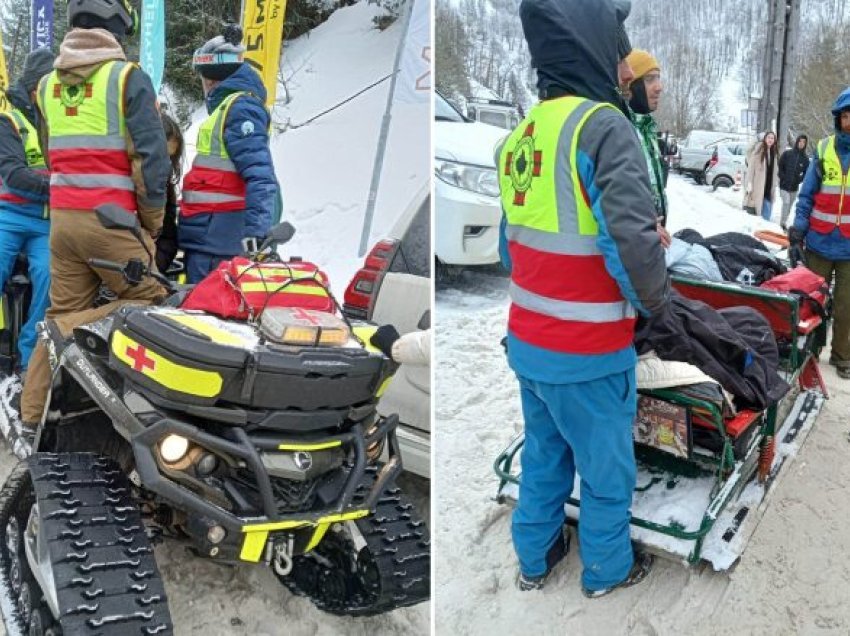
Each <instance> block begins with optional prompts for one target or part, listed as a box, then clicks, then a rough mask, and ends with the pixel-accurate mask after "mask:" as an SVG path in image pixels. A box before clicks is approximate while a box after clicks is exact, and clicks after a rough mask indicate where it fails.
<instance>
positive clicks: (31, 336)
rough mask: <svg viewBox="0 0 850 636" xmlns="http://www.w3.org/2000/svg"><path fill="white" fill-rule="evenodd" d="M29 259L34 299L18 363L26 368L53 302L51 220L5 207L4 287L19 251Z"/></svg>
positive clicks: (0, 247) (0, 255)
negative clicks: (41, 325) (51, 301)
mask: <svg viewBox="0 0 850 636" xmlns="http://www.w3.org/2000/svg"><path fill="white" fill-rule="evenodd" d="M20 252H23V253H24V254H26V255H27V259H28V260H29V276H30V280H31V281H32V301H31V302H30V308H29V313H28V314H27V319H26V322H25V323H24V324H23V326H22V327H21V334H20V337H19V338H18V354H19V355H20V359H19V360H18V366H19V367H21V368H22V369H26V368H27V365H28V364H29V360H30V355H31V354H32V350H33V347H35V339H36V333H35V326H36V324H37V323H38V322H39V321H41V320H44V312H46V311H47V307H48V306H49V305H50V222H49V221H47V220H46V219H35V218H31V217H28V216H24V215H22V214H15V213H14V212H9V211H7V210H4V211H3V212H2V213H0V290H2V289H3V287H5V285H6V282H7V281H8V280H9V277H10V276H11V275H12V270H13V268H14V266H15V260H16V259H17V258H18V253H20Z"/></svg>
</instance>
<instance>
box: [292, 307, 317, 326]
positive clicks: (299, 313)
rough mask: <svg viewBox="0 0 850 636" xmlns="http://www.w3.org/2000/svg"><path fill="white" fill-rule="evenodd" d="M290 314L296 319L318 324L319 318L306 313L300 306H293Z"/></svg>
mask: <svg viewBox="0 0 850 636" xmlns="http://www.w3.org/2000/svg"><path fill="white" fill-rule="evenodd" d="M292 315H293V317H294V318H295V319H296V320H306V321H307V322H309V323H310V324H311V325H317V326H318V325H319V320H318V318H316V316H315V315H314V314H309V313H307V312H306V311H305V310H304V309H303V308H302V307H295V308H294V309H293V311H292Z"/></svg>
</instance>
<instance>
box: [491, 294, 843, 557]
mask: <svg viewBox="0 0 850 636" xmlns="http://www.w3.org/2000/svg"><path fill="white" fill-rule="evenodd" d="M674 284H675V285H676V287H677V289H678V290H679V291H680V292H681V293H682V294H683V295H685V296H688V297H691V298H695V299H698V300H702V301H703V302H707V303H708V304H710V305H712V306H714V307H716V308H719V307H729V306H735V305H745V306H750V307H753V308H754V309H756V310H758V311H759V312H760V313H762V314H764V315H765V316H766V317H767V318H768V319H769V321H770V323H771V326H772V327H773V330H774V332H775V334H776V336H777V339H778V340H781V341H782V342H784V343H787V346H785V347H784V349H783V348H781V349H780V351H781V364H780V367H781V373H782V374H783V375H784V377H785V379H786V380H787V381H788V383H789V384H790V385H791V387H792V389H791V391H789V393H788V394H787V395H786V396H785V397H784V398H783V399H782V400H780V401H779V403H777V404H774V405H772V406H770V407H768V408H767V409H765V410H764V411H760V412H759V411H741V412H739V413H738V414H737V415H736V416H735V417H731V418H730V417H726V418H724V414H723V413H722V412H721V409H720V407H719V406H718V405H716V404H714V403H712V402H710V401H706V400H704V399H698V398H696V397H693V396H690V395H684V394H682V393H679V392H677V391H673V390H669V389H655V390H640V391H639V394H640V396H639V407H638V413H639V415H638V422H637V423H636V428H637V427H640V426H641V425H647V426H649V425H650V423H651V425H652V426H656V423H657V422H658V421H659V420H660V421H661V422H662V428H657V429H655V430H654V431H653V432H654V433H656V435H657V437H656V438H655V439H656V440H659V439H662V437H661V435H660V434H658V431H663V432H664V433H665V434H666V435H665V437H664V443H657V442H656V443H655V445H654V446H651V445H650V444H649V443H636V444H635V455H636V458H637V464H638V475H637V486H636V488H635V491H634V495H633V500H632V511H631V514H632V516H631V526H632V538H633V539H634V540H635V541H636V542H637V543H639V544H641V545H642V546H643V547H644V548H645V549H646V550H648V551H650V552H653V553H655V554H658V555H661V556H665V557H669V558H672V559H674V560H677V561H681V562H684V563H687V564H691V565H695V564H697V563H700V562H707V563H710V564H711V565H712V567H713V568H714V569H715V570H718V571H722V570H728V569H730V568H731V567H733V566H734V565H735V564H736V563H737V561H738V560H739V558H740V556H741V554H742V553H743V551H744V549H745V547H746V545H747V543H748V541H749V539H750V537H751V536H752V534H753V532H754V531H755V528H756V527H757V525H758V521H759V520H760V519H761V517H762V515H763V514H764V511H765V509H766V506H767V503H768V498H769V495H770V493H771V492H772V486H773V484H774V483H775V482H776V480H777V478H778V477H779V476H780V474H781V471H782V468H783V467H784V466H786V465H787V464H788V463H789V460H791V459H792V458H793V457H794V456H795V455H796V453H797V452H798V451H799V449H800V447H801V446H802V444H803V443H804V442H805V439H806V437H807V436H808V434H809V432H810V431H811V429H812V427H813V425H814V421H815V419H816V418H817V415H818V413H819V412H820V410H821V407H822V406H823V403H824V400H825V399H826V398H827V391H826V387H825V385H824V383H823V379H822V377H821V374H820V370H819V368H818V363H817V356H818V354H819V353H820V350H821V348H822V347H823V345H824V343H825V341H826V330H827V322H826V321H823V322H822V323H819V324H817V325H812V324H809V322H806V323H804V322H803V321H801V320H800V307H799V303H800V300H799V299H798V298H797V297H795V296H794V295H793V294H782V293H776V292H770V291H766V290H761V289H758V288H752V287H744V286H738V285H734V284H729V283H706V282H701V281H690V280H686V279H675V280H674ZM649 437H650V438H652V436H649ZM697 438H698V439H697ZM695 440H697V441H698V443H695ZM644 441H646V440H644ZM523 442H524V436H523V435H522V434H520V435H519V436H518V437H516V438H515V439H514V440H513V441H512V442H511V443H510V445H509V446H508V448H506V449H505V450H504V451H503V452H502V453H501V454H500V455H499V457H498V458H497V459H496V462H495V465H494V469H495V472H496V475H497V476H498V478H499V490H498V493H497V496H496V501H497V502H499V503H508V504H512V505H513V504H515V503H516V501H517V500H518V497H519V484H520V478H521V475H520V473H519V467H518V462H517V461H516V458H517V455H518V454H519V453H520V451H521V449H522V445H523ZM579 481H580V479H579V478H578V477H577V478H576V484H575V486H574V488H573V492H572V495H571V496H570V498H569V500H568V502H567V503H566V505H565V511H566V515H567V522H568V523H571V524H576V523H578V518H579V514H580V512H579V509H580V500H581V492H580V484H579Z"/></svg>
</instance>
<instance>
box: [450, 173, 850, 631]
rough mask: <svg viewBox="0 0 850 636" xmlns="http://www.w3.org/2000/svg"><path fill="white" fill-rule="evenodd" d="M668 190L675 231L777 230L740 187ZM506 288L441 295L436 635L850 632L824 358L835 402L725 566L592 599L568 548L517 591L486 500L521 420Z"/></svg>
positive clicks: (496, 508)
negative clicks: (533, 588)
mask: <svg viewBox="0 0 850 636" xmlns="http://www.w3.org/2000/svg"><path fill="white" fill-rule="evenodd" d="M668 194H669V198H670V221H669V226H670V230H671V231H673V232H675V231H677V230H679V229H681V228H683V227H693V228H695V229H697V230H699V231H700V232H702V233H703V234H704V235H710V234H713V233H716V232H722V231H732V230H735V231H744V232H750V231H752V230H754V229H761V228H764V229H775V230H778V229H779V228H778V226H773V225H771V224H767V223H765V222H764V221H762V220H761V219H758V218H756V217H752V216H749V215H747V214H746V213H745V212H744V211H743V210H742V209H741V197H742V193H741V192H734V191H732V190H718V191H717V192H711V190H710V189H708V188H705V187H700V186H696V185H694V184H693V182H691V181H689V180H685V179H682V178H679V177H677V176H673V175H671V178H670V183H669V187H668ZM776 213H777V215H778V210H777V211H776ZM506 294H507V279H506V278H505V277H504V276H502V275H501V274H500V273H499V272H498V270H497V269H495V268H493V269H491V270H488V271H477V272H467V273H465V274H464V276H463V278H462V279H461V280H460V281H459V282H458V283H457V284H455V285H452V286H451V287H450V288H447V289H438V292H437V307H436V315H437V330H436V355H437V356H438V360H439V366H438V371H437V373H436V380H437V390H436V397H435V405H436V415H435V417H436V422H437V427H436V428H437V434H436V442H435V445H436V449H435V453H436V462H437V464H436V470H435V484H434V488H435V492H436V503H435V514H436V515H437V518H438V519H439V523H438V524H437V526H436V528H435V531H434V543H435V544H436V546H437V549H436V550H435V553H436V571H435V578H436V580H437V584H436V592H435V594H436V626H435V627H436V630H437V633H446V634H491V633H500V634H511V633H534V634H582V635H585V634H587V635H596V634H599V635H605V636H608V635H616V634H630V635H631V634H640V635H643V634H647V635H649V634H652V635H666V634H670V635H676V636H679V635H681V634H712V635H713V634H736V635H737V634H801V633H802V634H812V633H834V634H846V633H850V606H848V604H847V602H846V600H847V599H846V589H847V587H846V586H847V583H846V581H847V580H848V576H850V564H848V563H847V561H846V559H844V558H843V557H842V555H844V554H847V553H848V550H850V534H848V533H847V532H846V528H847V524H848V523H850V499H848V498H847V497H846V496H845V490H846V489H845V486H844V484H846V483H847V479H848V478H850V463H848V462H847V461H846V457H847V454H848V451H850V445H848V426H847V422H848V409H850V383H848V382H844V381H842V380H840V379H838V377H837V376H836V374H835V371H834V369H833V368H832V367H829V366H828V365H826V364H824V365H823V366H822V368H821V370H822V373H823V374H824V377H825V379H826V382H827V384H828V386H829V389H830V395H831V399H830V400H828V401H827V403H826V405H825V407H824V409H823V411H822V412H821V415H820V417H819V418H818V420H817V422H816V424H815V426H814V429H813V431H812V433H811V434H810V436H809V437H808V439H807V441H806V443H805V445H804V446H803V448H802V450H801V451H800V452H799V455H798V456H797V457H796V458H795V461H794V463H793V464H792V465H791V466H790V467H786V469H785V470H784V471H783V474H781V475H780V479H779V482H778V484H777V486H776V489H775V490H774V492H773V495H772V499H771V502H770V505H769V507H768V508H767V511H766V513H765V515H764V517H763V518H762V520H761V522H760V523H759V525H758V527H757V529H756V530H755V533H754V534H753V536H752V539H751V541H750V544H749V546H748V548H747V550H746V552H745V553H744V555H743V558H742V560H741V562H740V563H739V564H738V566H737V568H736V569H734V570H733V572H732V573H731V574H729V573H726V574H718V573H714V572H711V571H709V570H708V569H706V570H703V571H701V570H695V569H688V568H685V567H684V566H681V565H679V564H676V563H672V562H669V561H659V562H657V563H656V566H655V568H654V571H653V572H652V574H651V575H650V576H649V578H648V580H646V581H645V582H643V583H641V584H640V585H638V586H636V587H634V588H631V589H628V590H621V591H618V592H616V593H615V594H612V595H611V596H610V597H607V598H605V599H599V600H587V599H585V598H584V597H583V596H582V595H581V592H580V584H579V575H580V571H581V563H580V561H579V558H578V555H577V552H576V550H575V549H574V550H573V551H572V553H571V554H570V555H569V556H568V558H567V559H566V562H565V564H563V565H561V566H559V567H558V568H557V569H556V571H555V573H554V574H553V576H552V578H551V579H550V582H549V583H548V584H547V587H546V589H545V590H544V591H543V592H533V593H521V592H519V591H517V590H516V588H515V586H514V578H515V576H516V558H515V556H514V552H513V548H512V545H511V539H510V509H509V508H508V507H507V506H501V505H499V504H497V503H495V502H494V501H493V497H494V495H495V494H496V489H497V486H498V482H497V480H496V478H495V475H494V473H493V469H492V462H493V460H494V459H495V458H496V456H497V455H498V453H499V452H501V451H502V450H503V449H504V448H505V447H506V446H507V445H508V443H509V441H510V440H511V439H512V438H513V436H514V435H515V434H516V433H517V432H519V431H520V430H521V427H522V417H521V413H520V404H519V396H518V391H517V383H516V379H515V377H514V376H513V374H512V373H511V371H510V370H509V369H508V367H507V364H506V363H505V358H504V354H503V352H502V348H501V347H500V346H499V340H500V339H501V338H502V337H503V335H504V332H505V323H506V318H507V309H508V302H507V298H506ZM825 357H826V355H824V359H825Z"/></svg>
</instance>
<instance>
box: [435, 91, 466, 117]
mask: <svg viewBox="0 0 850 636" xmlns="http://www.w3.org/2000/svg"><path fill="white" fill-rule="evenodd" d="M434 119H436V120H438V121H457V122H463V121H466V120H465V119H464V118H463V116H462V115H461V114H460V113H459V112H457V110H456V109H455V107H454V106H452V105H451V104H450V103H449V102H448V100H446V98H445V97H443V96H442V95H440V94H439V93H434Z"/></svg>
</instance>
